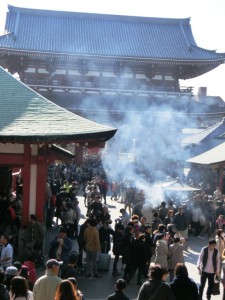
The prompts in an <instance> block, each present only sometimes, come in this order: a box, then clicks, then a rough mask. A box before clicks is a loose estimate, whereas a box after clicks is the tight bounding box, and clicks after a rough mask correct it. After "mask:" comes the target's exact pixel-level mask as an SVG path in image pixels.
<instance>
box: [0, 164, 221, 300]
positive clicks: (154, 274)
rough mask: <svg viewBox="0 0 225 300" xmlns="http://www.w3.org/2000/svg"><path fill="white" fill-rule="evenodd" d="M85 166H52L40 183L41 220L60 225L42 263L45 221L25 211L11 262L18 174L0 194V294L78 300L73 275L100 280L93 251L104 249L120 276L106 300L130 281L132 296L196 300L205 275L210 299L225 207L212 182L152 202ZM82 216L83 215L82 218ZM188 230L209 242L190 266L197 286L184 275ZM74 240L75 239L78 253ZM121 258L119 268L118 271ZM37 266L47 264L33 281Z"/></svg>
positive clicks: (120, 294) (14, 298)
mask: <svg viewBox="0 0 225 300" xmlns="http://www.w3.org/2000/svg"><path fill="white" fill-rule="evenodd" d="M90 169H91V168H90ZM90 169H89V168H87V167H86V168H85V172H83V170H82V167H81V166H79V167H77V168H75V166H74V165H73V166H66V165H63V166H51V169H50V172H49V181H48V182H47V183H46V207H45V211H46V213H45V225H46V227H47V228H49V229H51V228H52V227H53V226H54V227H57V226H59V227H60V229H59V233H58V234H57V236H55V237H54V239H53V240H52V241H50V249H49V253H48V260H47V262H46V263H45V262H44V257H43V239H44V226H43V224H41V223H40V222H39V221H38V220H37V218H36V216H35V215H30V223H29V225H28V226H27V227H26V228H23V236H22V237H20V238H21V240H22V241H23V244H24V251H23V255H22V257H21V256H20V257H21V261H18V260H17V257H18V253H17V249H18V247H17V246H18V232H19V230H20V229H21V212H22V189H21V183H22V179H21V176H19V178H18V183H17V189H16V192H13V191H12V190H10V191H9V193H8V194H7V195H2V196H1V199H0V200H1V201H0V205H1V208H2V209H4V210H5V211H7V213H4V214H3V213H2V211H3V210H1V209H0V213H1V214H2V218H1V219H0V231H1V239H0V244H1V256H0V264H1V265H0V266H1V271H0V299H2V300H5V299H7V300H8V299H10V300H25V299H26V300H27V299H29V300H32V299H34V300H43V299H49V300H50V299H52V300H53V299H54V300H64V299H67V298H68V299H69V300H77V299H79V300H81V299H84V295H83V293H82V292H81V291H80V290H79V289H78V285H77V278H78V280H79V274H80V272H82V274H85V276H86V277H87V278H89V279H90V278H96V279H99V280H101V273H100V271H99V264H100V258H101V257H104V256H100V254H104V255H107V254H109V253H111V250H112V253H113V255H114V260H113V268H112V276H114V277H116V278H117V277H118V278H119V279H118V280H117V281H116V285H115V293H114V294H112V295H109V296H108V298H107V299H108V300H112V299H129V298H128V297H127V296H126V295H125V293H126V291H125V288H126V287H127V285H129V284H131V283H132V281H134V279H135V281H136V284H137V285H138V286H140V289H139V293H138V295H137V299H138V300H145V299H146V300H147V299H152V300H153V299H160V300H164V299H167V300H170V299H174V300H175V299H177V300H179V299H182V300H183V299H184V300H185V299H187V300H195V299H196V300H197V299H198V300H201V299H203V291H204V287H205V285H206V281H207V280H208V288H207V291H206V295H207V299H211V295H212V294H213V286H214V281H215V277H216V276H218V277H221V278H222V280H223V284H224V286H225V275H224V273H223V272H224V270H223V260H225V251H224V249H225V237H224V232H225V217H224V216H225V206H224V195H223V194H222V193H221V191H220V189H219V187H216V188H215V190H212V189H209V188H208V189H207V187H206V188H205V189H204V190H202V191H201V192H195V193H194V194H192V195H191V196H190V195H188V197H186V198H185V201H184V200H183V201H179V198H177V197H175V196H174V195H170V196H168V197H165V199H164V201H162V202H161V203H160V204H159V205H157V206H153V205H152V203H149V202H148V201H147V200H148V199H147V198H146V194H145V192H144V190H143V189H138V188H137V187H136V186H135V185H134V183H133V182H132V183H131V182H130V181H126V180H124V179H123V180H112V181H111V182H109V181H108V180H107V178H106V176H105V173H104V171H103V170H102V168H101V166H99V165H98V164H97V165H96V166H95V167H94V168H92V169H91V171H90ZM84 173H85V174H86V175H85V176H84ZM78 193H81V194H80V195H82V197H83V201H84V204H85V209H86V210H85V211H82V210H81V208H80V205H79V201H78V198H77V195H78ZM107 196H108V198H107ZM109 198H111V200H112V201H119V202H120V203H122V204H123V207H122V208H121V209H120V210H119V211H118V217H117V218H116V220H113V219H112V216H111V215H110V212H109V210H108V206H107V200H108V199H109ZM4 201H5V202H4ZM6 203H7V204H6ZM81 215H84V216H85V217H86V218H85V221H84V222H81V221H82V219H81ZM190 234H191V235H194V236H196V239H197V238H199V239H205V241H207V240H208V245H206V247H204V248H203V249H202V251H201V253H200V254H199V259H198V263H197V269H198V270H199V273H200V276H201V278H200V286H199V287H198V286H197V284H196V283H195V282H194V281H193V280H192V279H190V278H189V275H188V269H187V266H186V265H185V255H184V254H185V253H186V254H187V250H188V238H189V235H190ZM73 240H76V241H77V244H78V248H79V251H77V252H76V251H74V250H75V249H73ZM105 257H107V256H105ZM108 257H110V256H108ZM120 258H121V261H122V266H123V268H122V272H121V271H120V270H119V268H118V263H119V260H120ZM109 261H110V260H109ZM104 263H106V262H104ZM37 266H41V267H43V266H44V267H45V269H46V271H45V274H44V275H43V276H41V277H39V278H37V274H36V267H37ZM106 269H107V266H106ZM184 290H185V293H184ZM65 295H66V296H65ZM224 299H225V295H224Z"/></svg>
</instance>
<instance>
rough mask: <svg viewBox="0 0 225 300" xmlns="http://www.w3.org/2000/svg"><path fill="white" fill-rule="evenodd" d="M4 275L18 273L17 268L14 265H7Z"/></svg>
mask: <svg viewBox="0 0 225 300" xmlns="http://www.w3.org/2000/svg"><path fill="white" fill-rule="evenodd" d="M5 274H6V275H11V276H16V275H17V274H18V269H17V268H16V267H14V266H10V267H7V268H6V270H5Z"/></svg>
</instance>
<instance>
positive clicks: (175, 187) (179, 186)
mask: <svg viewBox="0 0 225 300" xmlns="http://www.w3.org/2000/svg"><path fill="white" fill-rule="evenodd" d="M161 187H162V188H163V189H164V190H165V191H177V192H194V191H199V190H200V189H198V188H194V187H192V186H189V185H187V184H185V183H183V182H181V181H179V180H174V181H169V182H165V183H163V184H162V185H161Z"/></svg>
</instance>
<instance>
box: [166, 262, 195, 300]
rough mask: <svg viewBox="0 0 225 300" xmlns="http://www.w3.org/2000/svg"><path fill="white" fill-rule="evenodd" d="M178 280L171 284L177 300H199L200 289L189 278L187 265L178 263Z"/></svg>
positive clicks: (176, 271) (176, 273)
mask: <svg viewBox="0 0 225 300" xmlns="http://www.w3.org/2000/svg"><path fill="white" fill-rule="evenodd" d="M175 276H176V278H175V279H174V280H173V281H172V282H171V283H170V287H171V289H172V291H173V293H174V295H175V297H176V299H177V300H190V299H191V300H198V287H197V285H196V283H195V282H194V281H193V280H192V279H190V278H189V277H188V270H187V267H186V266H185V264H183V263H178V264H177V265H176V268H175Z"/></svg>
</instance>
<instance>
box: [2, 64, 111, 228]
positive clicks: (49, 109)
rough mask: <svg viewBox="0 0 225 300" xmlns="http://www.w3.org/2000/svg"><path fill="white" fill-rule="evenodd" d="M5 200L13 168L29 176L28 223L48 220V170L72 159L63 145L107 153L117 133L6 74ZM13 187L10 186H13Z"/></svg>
mask: <svg viewBox="0 0 225 300" xmlns="http://www.w3.org/2000/svg"><path fill="white" fill-rule="evenodd" d="M0 91H1V93H0V107H1V109H0V177H1V181H0V196H2V195H4V194H5V193H7V192H8V191H9V189H10V188H11V185H10V180H7V177H8V178H9V177H10V175H11V174H9V173H11V171H10V170H12V169H13V168H21V169H22V170H23V216H22V220H23V223H27V222H28V220H29V215H30V214H36V215H37V217H38V219H39V220H43V217H44V216H43V214H44V204H45V189H46V182H47V170H48V165H49V164H50V163H51V162H54V161H55V160H56V159H63V160H64V161H65V160H66V159H70V160H71V159H72V158H74V155H72V153H71V152H69V151H66V150H64V149H63V148H61V147H59V146H58V145H60V144H70V143H75V145H76V146H77V147H82V146H85V147H104V144H105V142H106V141H107V140H109V139H110V138H111V137H113V136H114V134H115V133H116V129H114V128H110V127H108V126H104V125H101V124H98V123H95V122H93V121H89V120H87V119H84V118H82V117H80V116H77V115H75V114H73V113H71V112H69V111H67V110H65V109H63V108H61V107H59V106H58V105H56V104H54V103H52V102H51V101H49V100H47V99H45V98H44V97H43V96H41V95H39V94H38V93H36V92H35V91H33V90H32V89H30V88H29V87H27V86H26V85H24V84H23V83H21V82H20V81H18V80H17V79H16V78H14V77H13V76H12V75H11V74H9V73H8V72H6V71H5V70H3V69H2V68H0ZM8 184H9V186H7V185H8Z"/></svg>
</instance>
